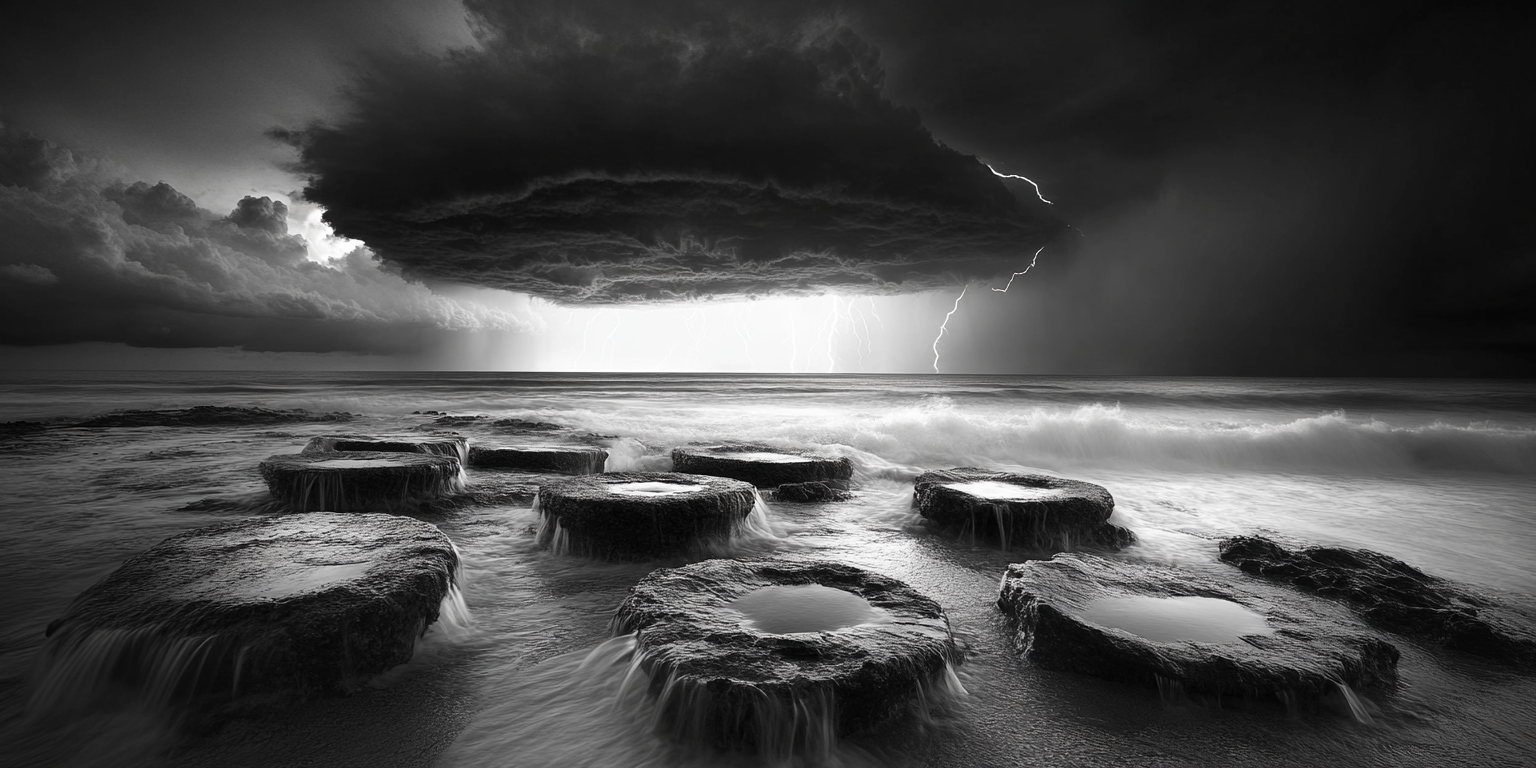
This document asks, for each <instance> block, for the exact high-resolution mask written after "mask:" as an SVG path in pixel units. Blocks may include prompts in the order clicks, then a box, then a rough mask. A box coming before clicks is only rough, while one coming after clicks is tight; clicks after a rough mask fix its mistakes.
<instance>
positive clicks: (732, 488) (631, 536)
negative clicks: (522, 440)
mask: <svg viewBox="0 0 1536 768" xmlns="http://www.w3.org/2000/svg"><path fill="white" fill-rule="evenodd" d="M757 499H758V497H757V491H756V490H755V489H754V488H753V487H752V486H751V485H749V484H747V483H744V482H741V481H739V480H731V479H728V478H722V477H710V476H707V475H689V474H683V473H678V472H607V473H603V474H598V475H587V476H583V477H575V478H571V479H569V480H561V481H558V482H554V483H548V484H545V485H542V486H540V487H539V495H538V499H537V500H536V501H535V507H536V508H537V510H538V512H539V515H540V520H539V533H538V541H539V544H540V545H541V546H545V547H549V548H550V549H552V550H554V551H555V552H557V553H569V554H576V555H581V556H585V557H599V558H606V559H614V560H635V559H644V558H649V557H665V556H671V555H682V554H689V553H693V552H696V551H697V550H698V549H699V547H700V546H701V545H703V544H706V543H708V542H711V541H722V540H726V539H729V538H730V537H731V536H732V535H733V534H735V533H737V532H738V531H740V530H741V528H742V526H743V525H744V524H745V522H746V521H747V517H748V516H749V515H751V514H753V509H754V506H755V505H756V504H757Z"/></svg>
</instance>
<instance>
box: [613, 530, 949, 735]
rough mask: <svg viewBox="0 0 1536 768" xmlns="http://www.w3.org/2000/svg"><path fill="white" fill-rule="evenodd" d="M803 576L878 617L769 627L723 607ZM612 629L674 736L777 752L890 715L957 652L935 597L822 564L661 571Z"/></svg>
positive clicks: (925, 688) (635, 594) (716, 564)
mask: <svg viewBox="0 0 1536 768" xmlns="http://www.w3.org/2000/svg"><path fill="white" fill-rule="evenodd" d="M806 584H817V585H821V586H824V587H830V588H834V589H839V590H843V591H847V592H849V593H851V594H853V595H856V596H858V597H860V598H862V599H863V600H865V601H866V602H867V603H868V604H869V605H870V606H872V607H873V608H876V609H878V610H879V611H881V612H882V613H883V614H884V616H883V617H882V619H881V620H880V621H877V622H869V623H860V624H854V625H852V626H845V627H841V628H839V629H834V630H829V631H824V632H805V633H791V634H778V633H772V632H763V631H759V630H757V629H753V628H752V627H751V626H750V625H749V624H748V623H747V622H744V621H743V614H741V613H740V612H738V611H736V610H734V609H732V608H731V607H730V604H731V603H733V602H734V601H736V600H738V599H740V598H742V597H744V596H747V595H749V594H752V593H753V592H755V591H757V590H759V589H762V588H765V587H774V586H797V585H806ZM613 626H614V632H615V633H616V634H624V633H630V632H633V633H635V637H636V643H637V652H638V653H639V655H640V656H639V658H640V663H641V667H642V668H643V669H644V670H645V671H646V672H647V673H648V675H649V676H650V686H651V690H652V693H653V694H654V695H656V696H657V697H658V700H657V706H658V708H659V710H660V720H661V721H662V722H663V724H664V725H663V727H664V729H667V730H670V731H671V734H672V736H673V737H674V738H677V739H680V740H684V741H694V742H699V743H705V744H710V745H713V746H716V747H720V748H728V749H754V748H755V749H758V750H759V751H766V752H770V753H774V754H779V755H781V756H782V755H783V754H787V753H788V752H789V751H798V750H800V749H809V750H810V751H815V749H816V748H817V747H818V746H819V747H825V746H827V745H825V744H820V745H809V746H808V742H814V741H815V740H816V739H817V738H821V737H824V736H827V735H833V736H843V735H847V734H850V733H854V732H857V731H860V730H864V729H866V728H869V727H872V726H874V725H877V724H879V723H882V722H885V721H887V720H889V719H891V718H892V717H894V716H896V715H898V714H899V713H901V712H903V711H905V710H906V708H907V707H908V706H909V705H911V703H912V702H913V701H914V699H921V698H922V697H923V695H924V693H925V692H932V690H933V687H934V686H935V685H936V684H937V683H938V681H942V680H943V679H944V678H945V676H946V675H949V674H950V672H949V665H950V663H952V662H955V661H958V660H959V658H960V653H959V650H958V648H957V646H956V644H955V641H954V638H953V636H952V635H951V633H950V628H949V621H948V618H947V617H946V616H945V614H944V611H943V609H942V608H941V607H940V606H939V605H938V603H936V602H934V601H933V600H932V599H930V598H928V597H926V596H924V595H922V594H921V593H919V592H917V591H916V590H914V589H912V588H911V587H910V586H908V585H906V584H905V583H903V582H901V581H898V580H896V579H892V578H889V577H886V576H882V575H879V574H876V573H873V572H870V571H866V570H863V569H860V568H855V567H853V566H848V565H844V564H841V563H834V562H827V561H816V560H800V559H790V558H782V559H763V560H745V561H742V560H707V561H704V562H701V563H694V564H692V565H687V566H683V567H680V568H669V569H660V570H657V571H654V572H652V573H651V574H650V575H649V576H647V577H645V578H644V579H642V580H641V581H640V583H639V584H637V585H636V586H635V587H634V588H633V589H632V590H631V592H630V595H629V597H628V598H626V599H625V600H624V602H623V603H622V604H621V605H620V606H619V608H618V610H617V611H616V612H615V615H614V620H613ZM765 729H766V731H767V733H764V732H763V731H764V730H765ZM818 733H820V734H821V736H817V734H818Z"/></svg>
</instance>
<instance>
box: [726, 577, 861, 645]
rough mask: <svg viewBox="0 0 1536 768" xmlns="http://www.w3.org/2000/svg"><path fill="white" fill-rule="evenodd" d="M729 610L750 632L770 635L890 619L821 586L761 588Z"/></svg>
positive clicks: (849, 595)
mask: <svg viewBox="0 0 1536 768" xmlns="http://www.w3.org/2000/svg"><path fill="white" fill-rule="evenodd" d="M726 607H728V608H730V609H731V610H733V611H736V612H737V613H740V614H741V615H742V616H744V617H746V619H745V623H746V627H747V628H748V629H752V630H756V631H758V632H763V633H766V634H771V635H794V634H803V633H806V632H831V631H833V630H837V629H845V628H847V627H853V626H857V625H859V624H874V623H879V622H881V621H885V620H886V619H887V618H888V617H889V616H890V614H889V613H888V612H886V611H884V610H881V609H879V608H876V607H875V606H873V605H870V603H869V601H868V600H865V599H864V598H862V597H859V596H858V595H855V594H853V593H852V592H848V591H846V590H842V589H836V588H834V587H824V586H822V585H820V584H791V585H776V586H772V587H762V588H761V589H757V590H754V591H752V592H748V593H747V594H745V595H742V596H741V597H739V598H736V599H735V600H732V601H731V602H729V603H727V604H726Z"/></svg>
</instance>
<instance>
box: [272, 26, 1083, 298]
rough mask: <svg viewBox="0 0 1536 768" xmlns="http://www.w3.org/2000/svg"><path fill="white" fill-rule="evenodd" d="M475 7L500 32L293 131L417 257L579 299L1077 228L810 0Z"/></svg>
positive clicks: (742, 281)
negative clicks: (948, 131) (896, 85)
mask: <svg viewBox="0 0 1536 768" xmlns="http://www.w3.org/2000/svg"><path fill="white" fill-rule="evenodd" d="M469 7H470V10H471V11H472V12H473V13H474V18H475V19H476V20H477V22H478V25H479V30H480V33H481V42H482V47H481V49H480V50H475V51H464V52H460V53H457V54H455V55H453V56H450V57H444V58H423V57H413V58H393V59H389V60H385V61H381V62H379V63H378V64H377V65H376V66H375V67H374V68H373V70H372V71H371V72H370V73H369V74H368V75H367V76H366V77H364V78H363V79H361V80H360V81H359V82H357V83H356V84H355V85H354V87H353V89H352V90H351V92H350V96H349V101H348V106H349V109H348V111H347V113H346V115H345V117H343V118H341V119H340V120H338V121H336V122H334V123H330V124H316V125H313V126H311V127H309V128H307V129H304V130H301V131H296V132H280V133H279V135H280V136H281V137H283V138H286V139H287V140H288V141H290V142H292V143H293V144H294V145H296V146H297V147H298V148H299V150H300V152H301V161H300V163H299V170H300V171H301V172H303V173H305V174H307V175H308V176H309V177H310V183H309V186H308V187H307V188H306V190H305V196H306V197H307V198H308V199H310V200H312V201H314V202H317V203H319V204H321V205H323V206H325V208H326V209H327V219H326V220H327V221H328V222H330V223H331V224H332V225H333V226H334V227H335V228H336V229H337V231H338V232H339V233H341V234H343V235H345V236H347V237H352V238H355V239H360V240H363V241H365V242H367V243H368V244H369V246H370V247H372V248H374V249H375V250H377V251H378V252H379V254H380V255H381V257H382V258H383V259H384V260H385V261H387V262H389V263H391V264H394V265H398V266H399V267H401V268H402V269H403V270H404V271H405V274H407V275H414V276H424V277H431V278H438V279H444V280H456V281H462V282H470V283H476V284H480V285H487V286H492V287H498V288H507V289H514V290H520V291H527V292H530V293H534V294H538V295H542V296H547V297H552V298H556V299H560V300H565V301H573V302H577V301H590V302H624V301H645V300H664V299H672V298H683V297H689V296H701V295H748V294H763V293H816V292H821V291H822V290H824V289H827V288H833V289H837V288H846V287H853V288H857V289H859V290H865V291H881V292H895V291H917V290H923V289H927V288H933V287H936V286H941V285H953V284H956V283H958V282H960V281H963V280H967V279H975V278H990V277H996V276H999V275H1006V274H1007V273H1008V272H1009V271H1010V270H1011V269H1012V268H1013V267H1014V265H1015V264H1017V263H1018V260H1019V258H1020V256H1021V255H1023V254H1027V253H1029V252H1031V251H1032V250H1033V249H1034V248H1036V247H1038V246H1039V245H1040V244H1043V243H1044V242H1046V241H1047V240H1048V239H1049V238H1050V237H1051V236H1053V235H1054V234H1055V233H1056V231H1057V229H1058V227H1059V226H1060V225H1059V224H1057V223H1056V222H1054V221H1053V220H1051V219H1048V218H1046V217H1045V216H1043V215H1042V214H1041V213H1040V212H1039V211H1038V210H1034V209H1030V208H1028V207H1026V205H1025V204H1022V203H1020V202H1019V201H1018V200H1016V199H1015V198H1014V197H1013V195H1012V194H1011V193H1009V192H1008V190H1007V189H1006V188H1005V187H1004V185H1003V184H1002V182H1001V181H1000V180H999V179H998V178H996V177H995V176H993V175H992V174H991V172H989V171H988V170H987V169H986V167H985V166H984V165H982V164H981V163H980V162H979V161H977V160H976V159H974V158H972V157H970V156H967V155H964V154H962V153H959V152H956V151H954V150H952V149H949V148H947V147H945V146H943V145H942V144H940V143H938V142H937V141H935V140H934V139H933V137H932V136H931V135H930V134H929V133H928V131H927V130H925V129H924V127H923V125H922V123H921V121H920V120H919V118H918V115H917V114H916V113H915V112H913V111H911V110H909V109H904V108H901V107H898V106H896V105H894V104H892V103H891V102H890V101H889V100H887V99H886V98H885V97H884V96H883V95H882V90H881V89H882V86H883V77H884V76H883V72H882V65H881V62H880V57H879V53H878V51H877V50H876V49H875V48H874V47H872V46H871V45H870V44H869V43H868V42H866V41H865V40H864V39H863V38H862V37H860V36H859V35H858V34H857V33H856V32H855V31H854V30H853V29H852V28H850V27H849V26H848V25H847V24H845V23H844V21H843V20H842V19H841V18H840V17H838V16H836V15H825V14H820V13H811V12H810V11H809V10H808V9H809V8H811V6H810V5H809V4H802V3H778V4H756V5H748V4H734V5H733V4H719V3H703V2H675V3H666V4H655V3H647V4H635V3H629V2H617V1H616V0H615V1H609V2H584V3H579V4H575V5H572V4H567V3H531V2H521V3H492V2H473V3H470V4H469ZM1033 205H1034V206H1035V207H1036V208H1044V205H1043V204H1041V203H1038V202H1035V203H1033Z"/></svg>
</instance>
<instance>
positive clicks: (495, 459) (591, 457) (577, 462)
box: [469, 445, 608, 475]
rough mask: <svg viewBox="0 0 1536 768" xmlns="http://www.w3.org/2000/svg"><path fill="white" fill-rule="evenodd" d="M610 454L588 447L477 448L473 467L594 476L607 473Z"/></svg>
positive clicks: (472, 451) (472, 454)
mask: <svg viewBox="0 0 1536 768" xmlns="http://www.w3.org/2000/svg"><path fill="white" fill-rule="evenodd" d="M607 461H608V452H607V451H605V450H603V449H601V448H595V447H592V446H585V445H522V446H479V445H477V446H475V447H473V448H471V449H469V465H470V466H471V467H486V468H496V469H523V470H534V471H545V472H560V473H564V474H570V475H590V474H594V473H597V472H601V471H603V466H604V465H605V464H606V463H607Z"/></svg>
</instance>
